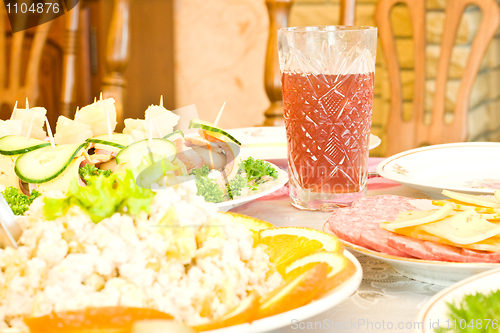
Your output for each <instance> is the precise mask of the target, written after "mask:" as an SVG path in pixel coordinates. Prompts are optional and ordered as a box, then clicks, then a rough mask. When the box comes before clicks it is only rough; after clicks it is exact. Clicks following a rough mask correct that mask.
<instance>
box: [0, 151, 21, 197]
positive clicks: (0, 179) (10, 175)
mask: <svg viewBox="0 0 500 333" xmlns="http://www.w3.org/2000/svg"><path fill="white" fill-rule="evenodd" d="M19 156H20V155H0V185H2V186H5V187H9V186H14V187H15V188H17V189H19V178H18V177H17V175H16V173H15V171H14V165H15V164H16V160H17V158H18V157H19Z"/></svg>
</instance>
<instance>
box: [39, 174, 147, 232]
mask: <svg viewBox="0 0 500 333" xmlns="http://www.w3.org/2000/svg"><path fill="white" fill-rule="evenodd" d="M89 180H90V182H89V183H87V184H88V185H87V186H79V185H78V182H77V180H76V179H75V180H73V182H72V183H71V185H70V187H69V190H68V193H67V194H66V198H63V199H53V198H45V199H44V201H45V206H44V215H45V218H46V219H48V220H54V219H56V218H58V217H60V216H63V215H65V214H66V212H67V211H68V209H69V207H71V206H72V205H76V206H79V207H80V208H82V209H83V210H84V211H85V212H86V213H87V214H88V215H89V216H90V219H91V220H92V221H93V222H94V223H98V222H100V221H101V220H103V219H105V218H107V217H110V216H112V215H113V214H114V213H116V212H119V213H126V214H129V215H137V214H139V213H140V212H141V211H145V212H147V213H149V212H150V206H151V202H152V200H153V197H154V195H155V193H154V192H153V191H151V190H150V189H145V188H142V187H139V186H137V185H136V183H135V179H134V176H133V173H132V171H130V170H126V172H125V173H114V174H112V175H110V176H105V175H104V174H103V173H101V174H99V175H98V176H89Z"/></svg>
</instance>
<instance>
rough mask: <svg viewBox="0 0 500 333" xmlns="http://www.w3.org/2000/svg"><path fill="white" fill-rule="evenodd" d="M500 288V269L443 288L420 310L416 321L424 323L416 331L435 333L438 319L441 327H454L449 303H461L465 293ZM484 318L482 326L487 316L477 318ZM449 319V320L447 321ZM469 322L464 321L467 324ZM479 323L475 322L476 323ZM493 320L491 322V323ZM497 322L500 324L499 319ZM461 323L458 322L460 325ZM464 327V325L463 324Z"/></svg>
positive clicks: (484, 291) (418, 332)
mask: <svg viewBox="0 0 500 333" xmlns="http://www.w3.org/2000/svg"><path fill="white" fill-rule="evenodd" d="M498 289H500V270H498V269H495V270H490V271H488V272H484V273H481V274H478V275H474V276H471V277H470V278H468V279H465V280H463V281H460V282H458V283H456V284H454V285H452V286H450V287H448V288H446V289H443V290H441V291H440V292H439V293H437V294H436V295H434V296H433V297H432V298H431V299H430V300H429V301H427V302H426V303H425V305H424V307H423V308H422V309H421V310H420V311H419V313H418V315H417V319H416V321H417V322H419V323H423V325H421V327H418V328H416V329H415V330H414V331H415V332H416V333H435V332H434V329H436V328H438V327H439V326H438V324H437V323H438V320H439V324H440V326H441V327H449V328H454V324H453V322H452V321H450V318H449V317H448V305H447V303H455V304H457V303H459V302H460V301H461V300H462V298H463V297H464V296H465V295H468V294H475V293H477V292H480V293H489V292H491V291H495V290H498ZM477 319H481V320H482V326H483V327H485V326H486V324H487V323H488V321H485V319H488V318H486V316H485V318H477ZM447 320H448V321H447ZM468 324H469V323H465V322H462V325H465V326H467V325H468ZM476 324H477V323H475V325H476ZM491 324H492V322H489V325H491ZM497 324H500V323H499V322H498V321H497ZM459 325H460V323H458V322H457V326H458V327H459ZM462 327H463V326H462Z"/></svg>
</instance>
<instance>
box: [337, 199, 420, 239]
mask: <svg viewBox="0 0 500 333" xmlns="http://www.w3.org/2000/svg"><path fill="white" fill-rule="evenodd" d="M411 209H414V208H413V206H411V205H410V204H408V199H407V198H405V197H400V196H396V195H381V196H376V197H365V198H361V199H359V200H357V201H355V202H354V203H353V205H352V206H351V207H347V208H341V209H338V210H336V211H335V212H334V213H333V214H332V216H331V217H330V218H329V219H328V222H329V225H330V229H331V230H332V231H333V232H334V233H335V234H337V236H339V237H340V238H341V239H343V240H345V241H347V242H350V243H353V244H357V245H360V246H367V247H370V248H372V247H371V246H369V245H368V244H367V243H365V241H366V240H368V242H369V243H372V244H373V243H374V242H376V241H377V239H374V238H373V239H370V238H369V237H370V236H368V237H364V238H363V239H361V234H362V233H364V232H365V231H367V230H371V229H379V226H378V225H379V223H380V222H384V221H392V220H394V219H395V218H396V217H397V216H398V214H399V213H400V212H405V211H408V210H411ZM381 230H382V229H381Z"/></svg>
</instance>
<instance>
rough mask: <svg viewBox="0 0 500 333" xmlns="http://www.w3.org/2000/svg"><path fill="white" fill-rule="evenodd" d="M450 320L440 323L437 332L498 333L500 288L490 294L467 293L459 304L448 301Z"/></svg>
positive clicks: (499, 323)
mask: <svg viewBox="0 0 500 333" xmlns="http://www.w3.org/2000/svg"><path fill="white" fill-rule="evenodd" d="M447 305H448V309H449V311H450V312H449V318H450V319H449V320H446V321H444V322H442V323H440V325H441V328H439V329H436V330H435V331H436V332H437V333H445V332H449V333H479V332H484V333H489V332H491V333H493V332H496V333H498V331H499V327H500V326H499V325H500V290H497V291H495V292H491V293H489V294H483V293H476V294H473V295H465V296H464V298H463V299H462V300H461V301H460V303H458V304H457V305H455V304H453V303H447Z"/></svg>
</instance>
